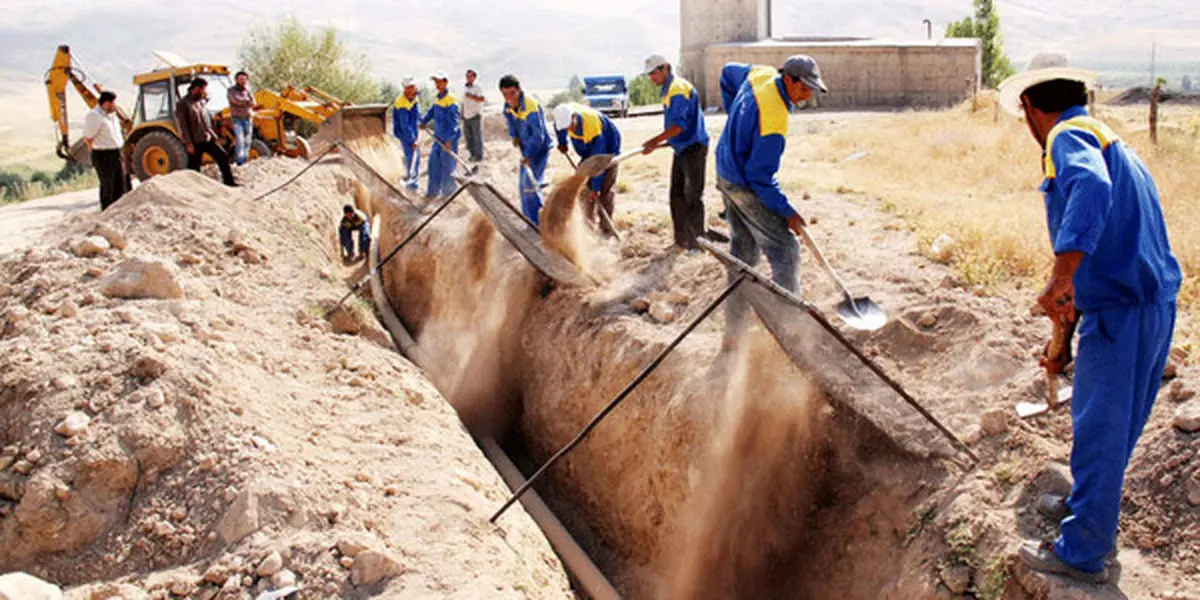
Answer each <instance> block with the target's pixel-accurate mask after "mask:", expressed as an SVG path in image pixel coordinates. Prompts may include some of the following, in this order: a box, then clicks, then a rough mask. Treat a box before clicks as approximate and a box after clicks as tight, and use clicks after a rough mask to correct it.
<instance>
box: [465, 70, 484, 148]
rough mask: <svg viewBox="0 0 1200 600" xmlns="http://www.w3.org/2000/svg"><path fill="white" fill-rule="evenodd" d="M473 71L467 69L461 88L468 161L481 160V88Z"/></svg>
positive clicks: (482, 99) (482, 100)
mask: <svg viewBox="0 0 1200 600" xmlns="http://www.w3.org/2000/svg"><path fill="white" fill-rule="evenodd" d="M475 77H476V74H475V71H474V70H473V69H467V85H465V86H463V99H462V119H463V135H464V136H465V137H466V138H467V150H468V151H469V152H470V153H471V157H470V159H469V160H470V161H471V162H473V163H477V162H479V161H481V160H483V103H484V97H483V86H481V85H479V84H478V83H476V82H475Z"/></svg>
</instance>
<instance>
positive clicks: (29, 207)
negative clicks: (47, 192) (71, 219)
mask: <svg viewBox="0 0 1200 600" xmlns="http://www.w3.org/2000/svg"><path fill="white" fill-rule="evenodd" d="M96 198H97V190H96V189H95V188H93V189H90V190H79V191H77V192H67V193H66V194H59V195H57V196H50V197H47V198H38V199H37V200H30V201H28V202H21V203H19V204H9V205H6V206H0V256H2V255H5V254H8V253H9V252H12V251H13V250H16V249H17V248H21V247H24V246H28V245H29V243H30V242H32V241H33V240H35V239H37V238H38V237H40V236H41V235H42V233H43V232H44V231H46V230H48V229H50V228H51V227H52V226H54V225H55V224H57V223H58V222H59V221H60V220H62V218H63V217H65V216H67V215H71V214H75V213H83V212H91V211H96V210H99V208H100V202H99V200H97V199H96Z"/></svg>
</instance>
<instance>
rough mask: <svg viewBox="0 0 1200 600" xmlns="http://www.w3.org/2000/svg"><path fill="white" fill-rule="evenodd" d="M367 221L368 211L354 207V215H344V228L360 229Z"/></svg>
mask: <svg viewBox="0 0 1200 600" xmlns="http://www.w3.org/2000/svg"><path fill="white" fill-rule="evenodd" d="M366 223H367V213H365V212H363V211H361V210H359V209H357V208H356V209H354V214H353V215H352V216H346V215H345V214H343V215H342V229H358V228H360V227H362V226H363V225H365V224H366Z"/></svg>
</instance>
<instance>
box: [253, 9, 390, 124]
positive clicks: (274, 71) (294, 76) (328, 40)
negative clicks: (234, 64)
mask: <svg viewBox="0 0 1200 600" xmlns="http://www.w3.org/2000/svg"><path fill="white" fill-rule="evenodd" d="M238 60H240V61H241V63H242V68H244V69H245V70H246V71H248V72H249V73H250V75H251V77H253V78H254V82H255V84H256V85H258V86H259V87H262V88H266V89H272V90H279V89H282V88H284V87H285V86H287V85H294V86H296V87H301V88H302V87H304V86H306V85H311V86H315V87H317V88H320V89H322V90H325V91H326V92H329V93H330V94H333V95H334V96H338V97H340V98H342V99H343V100H348V101H350V102H360V103H361V102H371V101H373V100H376V99H378V97H379V93H380V89H379V83H378V82H376V81H375V80H374V79H373V78H372V77H371V75H370V71H371V65H370V62H369V61H368V60H367V57H366V56H365V55H362V54H359V53H354V52H351V51H349V50H347V48H346V46H345V44H343V43H342V41H341V40H340V39H338V35H337V30H336V29H334V28H333V27H328V26H326V27H320V28H316V29H312V30H310V29H308V28H306V27H305V26H304V25H302V24H301V23H300V21H299V20H298V19H296V17H287V18H286V19H284V20H283V21H282V22H280V23H279V24H278V25H276V26H266V27H260V28H258V29H251V30H250V31H249V32H248V33H247V35H246V38H245V39H244V40H242V46H241V48H239V49H238Z"/></svg>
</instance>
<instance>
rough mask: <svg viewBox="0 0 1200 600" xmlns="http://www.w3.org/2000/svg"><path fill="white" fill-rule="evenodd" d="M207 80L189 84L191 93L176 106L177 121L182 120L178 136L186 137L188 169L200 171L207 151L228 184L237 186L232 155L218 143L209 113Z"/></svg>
mask: <svg viewBox="0 0 1200 600" xmlns="http://www.w3.org/2000/svg"><path fill="white" fill-rule="evenodd" d="M207 88H208V82H207V81H205V80H203V79H193V80H192V83H191V84H190V85H188V94H187V96H185V97H183V98H182V99H181V100H180V101H179V106H177V107H176V108H175V120H176V121H177V122H178V123H179V137H181V138H183V147H184V148H185V149H186V150H187V153H188V168H189V169H191V170H193V171H199V170H200V163H201V161H202V160H203V158H204V155H205V154H207V155H209V156H211V157H212V159H213V160H214V161H216V163H217V166H218V167H219V168H220V169H221V179H223V180H224V181H225V185H227V186H229V187H237V183H235V182H234V181H233V170H232V169H230V168H229V155H228V154H226V153H225V150H224V149H223V148H221V146H220V145H219V144H217V133H216V132H215V131H213V128H212V121H211V120H210V119H209V116H208V109H207V108H205V104H206V103H207V102H208V94H207V93H205V90H206V89H207Z"/></svg>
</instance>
